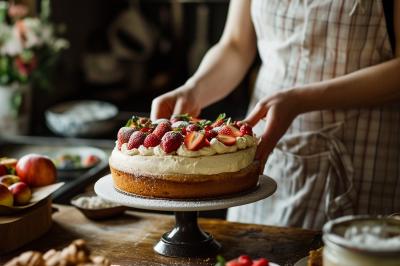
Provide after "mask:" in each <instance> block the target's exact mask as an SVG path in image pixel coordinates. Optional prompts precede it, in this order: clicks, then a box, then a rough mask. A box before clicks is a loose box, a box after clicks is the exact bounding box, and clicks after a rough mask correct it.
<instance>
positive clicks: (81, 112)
mask: <svg viewBox="0 0 400 266" xmlns="http://www.w3.org/2000/svg"><path fill="white" fill-rule="evenodd" d="M117 114H118V108H117V107H116V106H115V105H113V104H111V103H108V102H102V101H94V100H84V101H71V102H64V103H60V104H58V105H55V106H53V107H51V108H50V109H48V110H47V111H46V113H45V116H46V123H47V126H48V127H49V128H50V130H52V131H53V132H54V133H56V134H58V135H61V136H66V137H89V136H98V135H102V134H105V133H107V132H110V131H111V130H113V129H114V127H115V125H116V124H115V123H116V122H115V120H114V119H113V118H115V117H116V116H117Z"/></svg>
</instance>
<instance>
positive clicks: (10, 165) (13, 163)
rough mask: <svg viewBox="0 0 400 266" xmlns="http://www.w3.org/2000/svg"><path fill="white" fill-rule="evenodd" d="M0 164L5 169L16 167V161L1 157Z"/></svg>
mask: <svg viewBox="0 0 400 266" xmlns="http://www.w3.org/2000/svg"><path fill="white" fill-rule="evenodd" d="M0 164H2V165H4V166H5V167H7V168H12V169H15V166H16V165H17V159H14V158H8V157H1V158H0Z"/></svg>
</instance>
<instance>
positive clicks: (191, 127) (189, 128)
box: [186, 124, 200, 132]
mask: <svg viewBox="0 0 400 266" xmlns="http://www.w3.org/2000/svg"><path fill="white" fill-rule="evenodd" d="M199 130H200V127H199V126H198V125H196V124H190V125H188V126H187V127H186V132H192V131H199Z"/></svg>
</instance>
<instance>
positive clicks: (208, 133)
mask: <svg viewBox="0 0 400 266" xmlns="http://www.w3.org/2000/svg"><path fill="white" fill-rule="evenodd" d="M204 134H205V136H206V138H207V139H208V140H212V139H213V138H215V137H216V136H217V135H218V132H217V131H215V130H206V132H205V133H204Z"/></svg>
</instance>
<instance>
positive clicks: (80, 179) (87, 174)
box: [0, 136, 115, 204]
mask: <svg viewBox="0 0 400 266" xmlns="http://www.w3.org/2000/svg"><path fill="white" fill-rule="evenodd" d="M114 145H115V141H112V140H98V139H76V138H56V137H31V136H7V137H5V136H1V137H0V157H4V156H7V157H15V158H20V157H21V156H23V155H25V154H27V153H41V151H49V150H60V149H61V150H62V149H63V148H65V147H69V148H70V147H95V148H98V149H100V150H102V151H104V152H105V154H106V157H105V158H108V156H109V155H110V154H111V151H112V149H113V148H114ZM108 172H109V167H108V160H107V159H103V160H100V162H99V163H98V164H96V165H95V166H94V167H92V168H90V169H85V170H83V171H73V172H64V171H58V179H59V181H62V182H65V184H64V185H63V186H62V187H61V188H60V189H59V190H57V191H56V192H54V193H53V202H55V203H60V204H68V203H69V201H70V200H71V198H73V197H74V196H75V195H77V194H79V193H82V192H83V191H84V190H85V188H86V187H87V186H88V185H89V184H91V183H94V182H95V181H96V180H97V179H98V178H100V177H102V176H104V175H105V174H107V173H108Z"/></svg>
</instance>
